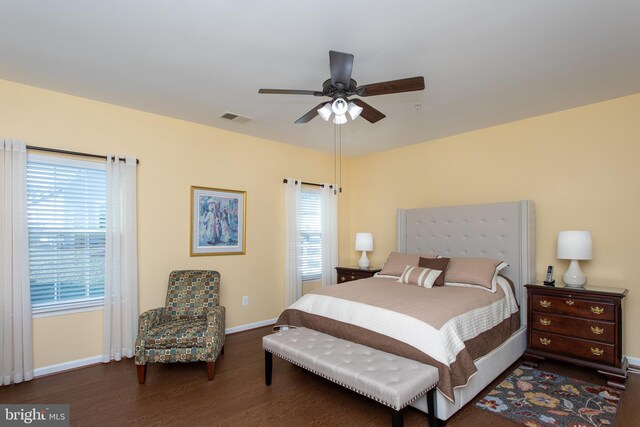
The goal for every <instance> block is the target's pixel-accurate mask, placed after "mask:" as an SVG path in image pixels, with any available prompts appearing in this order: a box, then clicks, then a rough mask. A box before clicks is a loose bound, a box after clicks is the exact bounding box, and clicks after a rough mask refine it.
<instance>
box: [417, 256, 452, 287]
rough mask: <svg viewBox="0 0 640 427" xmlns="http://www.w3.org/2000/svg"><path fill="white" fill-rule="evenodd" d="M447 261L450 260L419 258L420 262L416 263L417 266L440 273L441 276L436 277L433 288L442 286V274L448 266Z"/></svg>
mask: <svg viewBox="0 0 640 427" xmlns="http://www.w3.org/2000/svg"><path fill="white" fill-rule="evenodd" d="M449 259H450V258H437V259H433V258H423V257H420V260H419V261H418V266H419V267H425V268H431V269H433V270H440V271H442V272H443V274H441V275H439V276H438V278H437V279H436V281H435V282H434V284H433V286H444V276H445V273H444V272H445V271H447V266H448V265H449Z"/></svg>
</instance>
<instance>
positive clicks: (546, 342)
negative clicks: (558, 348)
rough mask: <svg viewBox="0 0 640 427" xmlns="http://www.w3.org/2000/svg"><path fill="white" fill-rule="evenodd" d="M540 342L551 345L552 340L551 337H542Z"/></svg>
mask: <svg viewBox="0 0 640 427" xmlns="http://www.w3.org/2000/svg"><path fill="white" fill-rule="evenodd" d="M540 344H542V345H549V344H551V340H550V339H549V338H540ZM591 351H593V349H591Z"/></svg>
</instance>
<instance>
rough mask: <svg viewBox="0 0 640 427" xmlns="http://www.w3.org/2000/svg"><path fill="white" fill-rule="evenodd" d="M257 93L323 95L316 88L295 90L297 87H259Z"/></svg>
mask: <svg viewBox="0 0 640 427" xmlns="http://www.w3.org/2000/svg"><path fill="white" fill-rule="evenodd" d="M258 93H268V94H274V95H313V96H323V95H324V94H323V93H322V92H318V91H317V90H297V89H260V90H259V91H258Z"/></svg>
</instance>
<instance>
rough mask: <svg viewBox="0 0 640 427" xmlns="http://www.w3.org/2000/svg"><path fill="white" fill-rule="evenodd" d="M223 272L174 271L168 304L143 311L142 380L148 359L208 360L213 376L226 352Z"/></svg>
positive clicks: (139, 356) (139, 344) (139, 341)
mask: <svg viewBox="0 0 640 427" xmlns="http://www.w3.org/2000/svg"><path fill="white" fill-rule="evenodd" d="M219 291H220V273H218V272H217V271H205V270H182V271H172V272H171V274H169V288H168V289H167V301H166V303H165V306H164V307H160V308H154V309H152V310H148V311H145V312H144V313H142V314H141V315H140V319H139V322H138V323H139V326H138V338H137V339H136V359H135V362H136V365H137V369H138V382H139V383H140V384H144V381H145V378H146V373H147V363H171V362H198V361H204V362H207V375H208V377H209V380H212V379H213V377H214V376H215V363H216V359H217V358H218V355H219V354H221V353H222V354H224V319H225V308H224V307H222V306H220V305H219V302H220V299H219Z"/></svg>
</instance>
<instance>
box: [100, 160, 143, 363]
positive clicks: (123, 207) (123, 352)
mask: <svg viewBox="0 0 640 427" xmlns="http://www.w3.org/2000/svg"><path fill="white" fill-rule="evenodd" d="M106 169H107V243H106V255H105V283H104V336H103V347H102V361H103V362H109V361H110V360H120V359H121V358H122V357H133V355H134V350H135V340H136V335H137V332H138V243H137V220H136V159H135V158H133V157H128V156H127V157H126V158H125V161H124V162H122V161H120V160H119V157H118V156H111V155H109V156H107V165H106Z"/></svg>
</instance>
